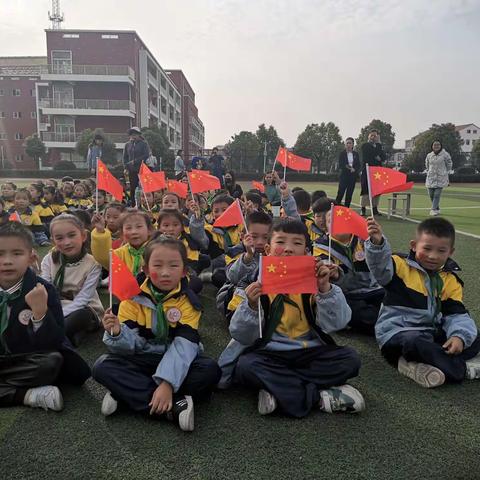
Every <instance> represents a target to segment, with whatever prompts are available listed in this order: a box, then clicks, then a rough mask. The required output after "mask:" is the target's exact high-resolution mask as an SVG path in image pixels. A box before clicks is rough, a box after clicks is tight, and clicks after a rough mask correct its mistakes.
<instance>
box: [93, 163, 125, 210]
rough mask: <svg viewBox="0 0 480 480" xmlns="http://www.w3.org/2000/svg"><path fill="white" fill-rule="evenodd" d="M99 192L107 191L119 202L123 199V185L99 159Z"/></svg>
mask: <svg viewBox="0 0 480 480" xmlns="http://www.w3.org/2000/svg"><path fill="white" fill-rule="evenodd" d="M98 190H105V191H106V192H108V193H110V194H112V195H113V197H114V198H115V200H118V201H119V202H121V201H122V199H123V187H122V184H121V183H120V182H119V181H118V180H117V179H116V178H115V177H114V176H113V175H112V174H111V172H110V170H109V169H108V168H107V166H106V165H105V164H104V163H103V162H102V161H101V160H100V159H99V158H98V159H97V192H98ZM97 210H98V209H97Z"/></svg>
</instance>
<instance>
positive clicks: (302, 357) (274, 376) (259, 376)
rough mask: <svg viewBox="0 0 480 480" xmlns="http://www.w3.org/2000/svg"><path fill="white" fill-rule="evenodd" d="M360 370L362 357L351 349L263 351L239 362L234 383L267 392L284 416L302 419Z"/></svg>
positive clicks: (245, 357) (245, 356) (335, 347)
mask: <svg viewBox="0 0 480 480" xmlns="http://www.w3.org/2000/svg"><path fill="white" fill-rule="evenodd" d="M359 370H360V357H359V356H358V354H357V352H356V351H355V350H353V349H352V348H349V347H340V346H337V345H324V346H321V347H316V348H309V349H306V350H290V351H286V352H273V351H270V350H264V349H262V350H256V351H254V352H250V353H246V354H244V355H242V356H241V357H240V358H239V359H238V362H237V366H236V367H235V374H234V375H235V376H234V380H235V381H236V382H238V383H240V384H241V385H245V386H248V387H253V388H254V389H256V390H260V389H265V390H267V391H268V392H270V393H271V394H272V395H273V396H274V397H275V398H276V400H277V403H278V406H279V408H280V409H281V410H282V411H283V412H284V413H286V414H287V415H290V416H292V417H297V418H301V417H304V416H305V415H307V414H308V413H309V412H310V411H311V410H312V408H313V407H314V406H316V405H318V403H319V401H320V390H325V389H328V388H330V387H333V386H338V385H343V384H345V382H346V381H347V380H348V379H349V378H353V377H356V376H357V375H358V371H359Z"/></svg>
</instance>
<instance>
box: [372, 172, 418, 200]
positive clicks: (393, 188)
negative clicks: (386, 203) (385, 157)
mask: <svg viewBox="0 0 480 480" xmlns="http://www.w3.org/2000/svg"><path fill="white" fill-rule="evenodd" d="M368 176H369V181H370V195H371V196H372V197H376V196H377V195H382V194H384V193H392V192H403V191H405V190H409V189H411V188H412V187H413V182H407V175H406V174H405V173H403V172H399V171H397V170H393V168H385V167H371V166H369V167H368Z"/></svg>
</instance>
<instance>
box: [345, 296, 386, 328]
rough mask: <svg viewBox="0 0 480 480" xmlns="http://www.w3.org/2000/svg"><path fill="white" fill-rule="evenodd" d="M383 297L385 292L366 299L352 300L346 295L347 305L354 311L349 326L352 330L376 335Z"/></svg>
mask: <svg viewBox="0 0 480 480" xmlns="http://www.w3.org/2000/svg"><path fill="white" fill-rule="evenodd" d="M383 297H384V292H381V293H379V294H378V295H372V296H370V297H366V298H351V297H349V296H348V295H345V298H346V300H347V303H348V305H349V307H350V308H351V309H352V319H351V320H350V323H349V324H348V325H349V326H350V327H351V329H352V330H355V331H357V332H360V333H365V334H366V335H372V336H373V335H375V324H376V323H377V319H378V312H379V311H380V306H381V305H382V300H383Z"/></svg>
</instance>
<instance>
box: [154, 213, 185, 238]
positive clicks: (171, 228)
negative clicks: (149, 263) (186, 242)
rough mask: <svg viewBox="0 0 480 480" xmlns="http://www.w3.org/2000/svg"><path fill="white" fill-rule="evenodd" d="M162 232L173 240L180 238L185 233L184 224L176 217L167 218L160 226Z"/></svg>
mask: <svg viewBox="0 0 480 480" xmlns="http://www.w3.org/2000/svg"><path fill="white" fill-rule="evenodd" d="M158 229H159V230H160V232H162V233H164V234H165V235H168V236H169V237H172V238H178V237H179V236H180V234H181V233H182V232H183V225H182V222H180V221H179V220H178V218H175V217H165V218H163V219H162V221H161V223H160V225H159V226H158Z"/></svg>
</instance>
